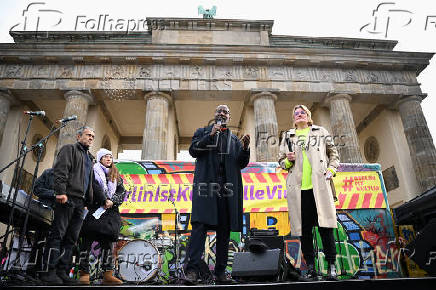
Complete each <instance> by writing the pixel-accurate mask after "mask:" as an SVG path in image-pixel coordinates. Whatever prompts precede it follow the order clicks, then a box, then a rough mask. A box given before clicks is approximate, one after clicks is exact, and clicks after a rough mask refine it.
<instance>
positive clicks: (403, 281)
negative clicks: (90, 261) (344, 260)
mask: <svg viewBox="0 0 436 290" xmlns="http://www.w3.org/2000/svg"><path fill="white" fill-rule="evenodd" d="M435 285H436V277H424V278H395V279H368V280H358V279H355V280H342V281H316V282H284V283H247V284H234V285H211V284H198V285H195V286H186V285H174V284H173V285H150V284H140V285H136V284H123V285H119V286H107V285H90V286H44V285H41V286H35V285H32V288H58V287H62V288H70V289H74V288H77V289H85V288H91V287H99V286H100V287H106V288H116V289H130V288H134V287H144V288H147V289H150V290H151V289H157V290H158V289H167V288H172V287H176V288H177V289H188V288H195V289H197V290H200V289H208V288H211V287H212V288H215V289H224V288H232V289H234V290H237V289H239V288H241V290H264V289H265V288H266V287H267V289H268V290H275V289H277V290H285V289H295V290H298V289H304V290H310V289H323V290H328V289H335V290H341V289H343V290H349V289H353V290H359V289H365V290H368V289H371V290H379V289H380V290H386V289H395V288H398V289H431V288H430V287H434V286H435ZM2 286H3V285H2ZM27 287H29V285H21V286H18V285H16V286H9V288H27ZM394 287H395V288H394ZM2 288H3V287H2Z"/></svg>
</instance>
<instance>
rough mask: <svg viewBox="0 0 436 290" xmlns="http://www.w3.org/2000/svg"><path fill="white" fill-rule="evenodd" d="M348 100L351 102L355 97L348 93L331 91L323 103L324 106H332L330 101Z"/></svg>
mask: <svg viewBox="0 0 436 290" xmlns="http://www.w3.org/2000/svg"><path fill="white" fill-rule="evenodd" d="M344 99H345V100H348V101H349V102H351V100H352V99H353V97H352V96H351V95H350V94H348V93H339V92H338V93H335V92H330V93H328V94H327V96H326V97H325V98H324V100H323V101H322V105H323V107H330V102H331V101H333V100H344Z"/></svg>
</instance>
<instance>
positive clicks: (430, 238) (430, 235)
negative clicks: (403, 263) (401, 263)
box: [406, 218, 436, 276]
mask: <svg viewBox="0 0 436 290" xmlns="http://www.w3.org/2000/svg"><path fill="white" fill-rule="evenodd" d="M435 233H436V218H434V219H431V220H430V221H429V222H428V224H427V225H426V226H425V227H424V228H423V229H422V230H421V231H420V232H419V233H418V234H417V235H416V238H415V241H413V242H412V243H410V244H409V245H408V246H407V247H406V249H407V250H408V251H407V252H406V254H407V255H408V256H409V258H411V259H412V260H413V261H415V262H416V264H418V266H419V267H420V268H421V269H423V270H425V271H426V272H427V273H428V274H430V275H432V276H435V275H436V241H435V239H434V234H435Z"/></svg>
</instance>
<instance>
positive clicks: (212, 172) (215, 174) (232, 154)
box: [186, 105, 250, 284]
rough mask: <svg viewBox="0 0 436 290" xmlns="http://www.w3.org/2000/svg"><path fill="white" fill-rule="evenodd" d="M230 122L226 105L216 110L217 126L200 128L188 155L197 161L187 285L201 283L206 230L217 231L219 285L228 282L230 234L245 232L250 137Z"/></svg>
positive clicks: (216, 268)
mask: <svg viewBox="0 0 436 290" xmlns="http://www.w3.org/2000/svg"><path fill="white" fill-rule="evenodd" d="M229 120H230V110H229V107H228V106H227V105H220V106H218V107H217V108H216V111H215V124H213V125H210V126H208V127H204V128H199V129H197V131H196V132H195V134H194V136H193V137H192V144H191V146H190V147H189V153H190V155H191V156H192V157H194V158H196V159H197V160H196V164H195V173H194V184H193V193H192V214H191V224H192V232H191V240H190V244H189V248H188V258H189V261H188V264H187V267H186V270H187V272H186V282H187V284H195V283H196V282H197V280H198V273H199V264H200V261H201V255H202V254H203V251H204V243H205V239H206V234H207V230H209V229H212V230H216V234H217V246H216V263H215V270H214V274H215V277H216V281H217V282H219V283H220V282H222V283H225V282H229V280H228V279H227V277H226V275H225V269H226V266H227V259H228V248H229V240H230V231H233V232H241V231H242V209H243V193H242V191H243V186H242V177H241V169H243V168H245V167H246V166H247V164H248V162H249V159H250V150H249V147H248V146H249V144H250V136H249V135H244V136H243V137H242V139H241V141H240V140H239V139H238V137H236V136H235V135H233V134H232V132H231V131H230V129H228V128H227V127H226V124H228V122H229Z"/></svg>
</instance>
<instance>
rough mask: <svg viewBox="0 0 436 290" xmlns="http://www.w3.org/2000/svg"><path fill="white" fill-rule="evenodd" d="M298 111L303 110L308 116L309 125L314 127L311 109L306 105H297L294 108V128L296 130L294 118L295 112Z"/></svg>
mask: <svg viewBox="0 0 436 290" xmlns="http://www.w3.org/2000/svg"><path fill="white" fill-rule="evenodd" d="M297 109H302V110H303V111H305V112H306V114H307V125H309V126H312V125H313V120H312V113H311V112H310V111H309V109H308V108H307V107H306V106H305V105H296V106H295V107H294V109H293V110H292V125H293V126H294V128H296V125H295V121H294V120H295V119H294V117H295V111H296V110H297Z"/></svg>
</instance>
